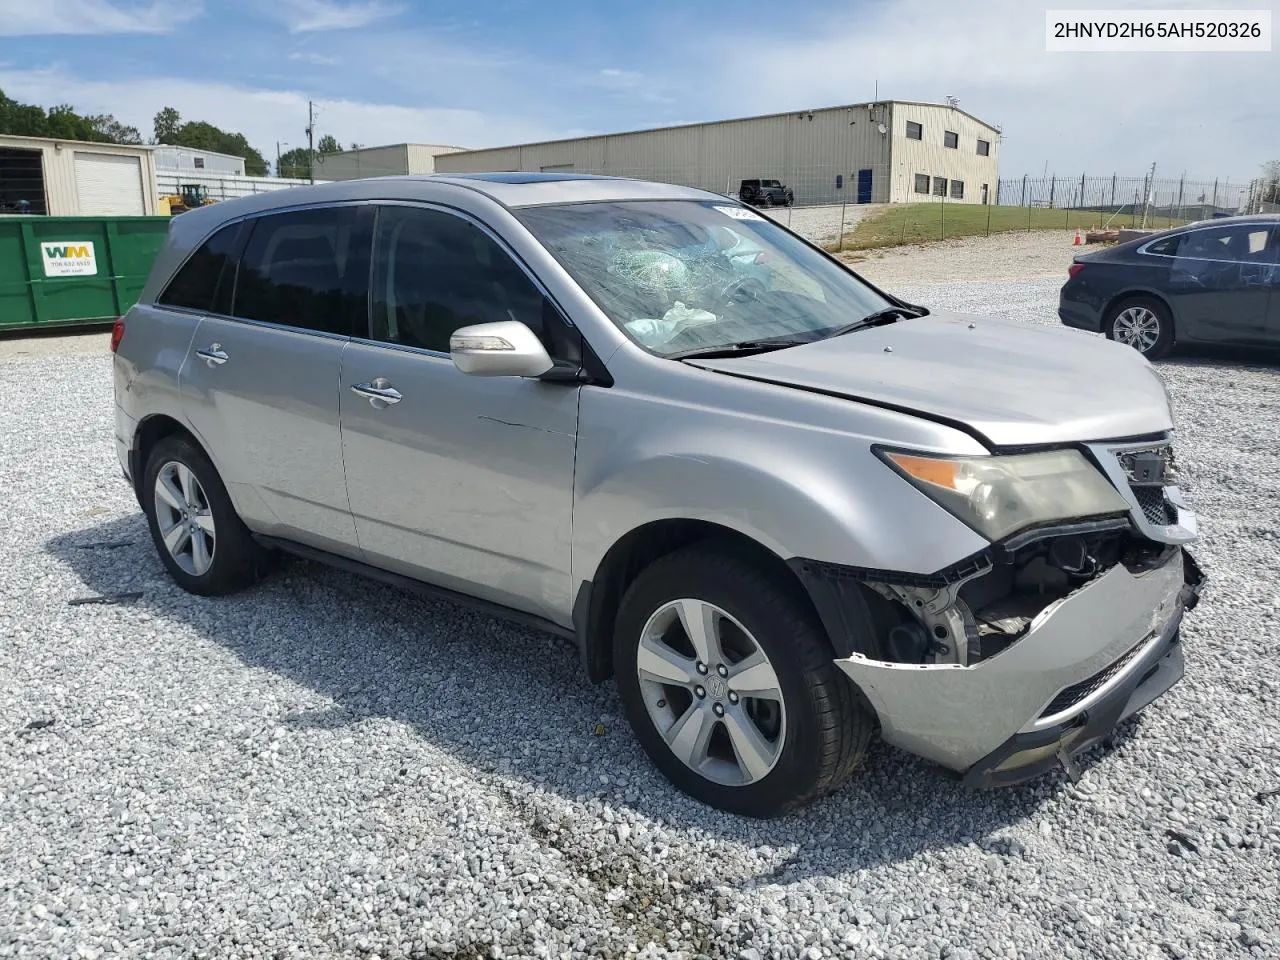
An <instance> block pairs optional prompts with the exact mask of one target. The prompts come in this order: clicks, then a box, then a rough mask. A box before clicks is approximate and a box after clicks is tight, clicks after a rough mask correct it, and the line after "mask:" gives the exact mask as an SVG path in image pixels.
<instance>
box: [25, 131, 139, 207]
mask: <svg viewBox="0 0 1280 960" xmlns="http://www.w3.org/2000/svg"><path fill="white" fill-rule="evenodd" d="M155 183H156V168H155V159H154V157H153V156H152V148H151V147H147V146H123V145H119V144H114V143H88V142H82V141H78V140H52V139H45V138H43V137H12V136H8V135H4V136H0V213H31V214H48V215H50V216H98V215H105V216H142V215H146V214H154V213H155V212H156V187H155Z"/></svg>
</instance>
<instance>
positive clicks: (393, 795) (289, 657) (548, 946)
mask: <svg viewBox="0 0 1280 960" xmlns="http://www.w3.org/2000/svg"><path fill="white" fill-rule="evenodd" d="M997 239H999V243H998V244H996V243H995V241H996V240H997ZM1024 239H1025V242H1026V243H1027V244H1029V245H1034V244H1036V243H1041V244H1042V245H1044V251H1045V252H1044V253H1043V256H1042V257H1040V259H1039V260H1036V261H1035V262H1034V263H1033V264H1032V265H1031V267H1029V268H1028V272H1027V273H1026V274H1025V275H1024V276H1022V278H1021V279H1020V278H1019V276H1018V275H1017V274H1016V272H1014V270H1015V268H1016V267H1017V262H1016V260H1008V259H1007V258H1009V257H1016V256H1018V253H1017V248H1016V247H1015V246H1013V245H1011V241H1009V240H1007V239H1003V238H992V242H991V243H989V244H988V245H987V247H985V248H984V247H983V245H982V244H980V243H972V242H966V243H965V244H963V245H960V246H956V247H954V248H951V249H949V252H947V253H946V254H945V256H943V255H942V254H936V253H933V252H930V251H929V250H928V249H926V250H924V251H918V252H917V259H918V261H919V263H920V264H924V266H923V267H919V268H918V269H916V270H915V271H914V272H911V273H902V274H899V276H898V278H897V279H894V278H893V277H892V276H888V275H889V273H890V270H889V269H886V270H885V273H886V276H888V279H887V280H885V281H883V282H885V283H886V285H887V286H889V288H890V289H893V290H895V291H896V292H900V293H902V294H903V295H905V296H908V297H909V298H911V299H913V300H915V301H917V302H921V303H925V304H927V305H930V306H933V307H935V308H942V307H946V308H949V309H954V310H958V311H961V312H969V313H974V314H978V315H984V314H985V315H996V316H1001V317H1007V318H1012V319H1016V320H1018V321H1019V322H1024V323H1032V324H1041V325H1045V326H1056V304H1057V291H1058V288H1059V286H1060V284H1061V282H1062V278H1063V276H1062V275H1063V274H1064V273H1065V263H1066V262H1069V259H1070V256H1069V254H1070V249H1071V248H1070V247H1069V241H1068V244H1067V245H1065V246H1066V249H1065V251H1064V250H1050V249H1049V248H1048V246H1047V244H1048V243H1049V241H1048V240H1044V238H1035V237H1034V236H1033V237H1032V238H1030V239H1027V238H1024ZM1060 241H1061V237H1058V238H1057V240H1055V241H1054V242H1060ZM983 249H986V250H987V251H988V256H987V257H986V265H985V266H984V257H983V253H982V251H983ZM911 256H912V254H911V253H909V252H908V253H895V254H893V255H892V256H891V257H886V259H885V260H883V261H881V260H875V259H874V258H873V259H870V260H868V261H867V262H866V265H870V266H871V268H872V269H874V265H875V264H885V263H891V262H892V263H898V258H903V259H904V262H905V260H909V259H910V257H911ZM1027 256H1030V254H1027ZM1036 256H1040V255H1039V254H1037V255H1036ZM1055 256H1057V257H1060V258H1061V260H1062V264H1063V267H1062V270H1059V271H1057V275H1053V276H1050V275H1048V274H1049V273H1050V271H1047V270H1046V271H1043V272H1042V273H1039V274H1037V273H1036V270H1038V269H1039V266H1038V265H1043V264H1044V263H1048V262H1049V259H1050V258H1051V257H1055ZM966 258H967V259H966ZM1002 258H1005V259H1002ZM935 262H937V263H945V264H946V265H947V267H946V271H945V272H943V273H942V274H941V276H942V282H929V280H930V276H931V274H930V272H929V269H927V266H928V264H930V263H935ZM857 266H858V267H859V269H861V268H862V267H863V266H864V264H861V263H860V264H858V265H857ZM872 269H868V270H867V273H868V275H871V272H872ZM892 269H893V270H896V269H898V268H897V267H893V268H892ZM965 270H967V271H968V272H967V273H963V271H965ZM956 273H962V275H963V276H964V279H956V278H955V276H954V275H955V274H956ZM1072 335H1077V334H1072ZM1078 335H1080V336H1089V335H1090V334H1078ZM67 340H68V338H56V339H55V338H47V339H42V340H39V341H35V340H32V341H30V342H31V343H39V346H38V347H37V348H32V349H30V350H18V349H10V350H7V351H5V352H3V353H2V354H0V404H3V406H2V408H0V409H3V411H4V413H5V415H6V424H5V429H4V431H3V432H0V491H2V492H0V529H2V530H3V531H4V534H3V537H0V957H9V956H15V957H16V956H24V957H40V958H66V957H78V958H85V960H95V958H107V957H111V958H114V957H148V958H188V957H190V958H216V957H227V956H237V957H254V958H257V957H263V958H276V957H282V958H295V957H383V958H405V957H447V956H460V957H481V956H486V957H498V956H502V957H539V958H548V960H551V958H556V960H558V958H561V957H569V958H574V957H598V956H627V955H630V956H637V957H649V958H666V957H673V958H674V957H679V958H684V960H692V958H694V957H698V956H707V957H713V958H721V957H724V958H735V957H741V958H743V960H763V958H766V957H768V958H774V957H777V958H785V960H798V958H800V957H816V956H821V957H834V956H855V957H873V958H882V960H883V958H890V957H902V958H917V957H939V958H941V957H945V958H949V960H951V958H955V960H977V958H979V957H982V958H999V957H1050V956H1051V957H1055V958H1067V960H1083V958H1099V957H1105V958H1116V960H1120V958H1126V960H1127V958H1140V960H1150V958H1159V957H1169V956H1175V957H1176V956H1192V957H1197V956H1213V957H1221V958H1242V957H1249V958H1253V957H1266V956H1274V955H1275V952H1276V950H1277V949H1278V948H1280V946H1278V945H1280V938H1278V937H1277V931H1280V871H1277V870H1276V863H1277V861H1278V860H1280V815H1278V812H1280V795H1274V794H1272V795H1268V794H1267V793H1266V791H1268V790H1272V789H1274V788H1276V787H1280V658H1277V657H1276V656H1275V655H1274V650H1273V648H1272V638H1274V637H1275V636H1277V634H1280V595H1278V594H1277V589H1276V584H1277V583H1280V551H1278V550H1277V549H1276V538H1277V536H1278V535H1280V453H1278V451H1280V390H1277V385H1278V383H1280V378H1278V367H1277V365H1276V363H1275V362H1273V361H1268V360H1266V359H1265V358H1260V357H1258V356H1254V355H1246V356H1240V355H1212V356H1204V355H1194V356H1191V355H1175V356H1173V357H1172V358H1170V359H1168V360H1166V361H1163V362H1161V363H1159V364H1158V365H1157V366H1158V368H1159V369H1160V372H1161V373H1162V374H1163V375H1164V377H1165V378H1166V380H1167V381H1168V383H1169V386H1170V390H1171V392H1172V394H1173V396H1174V400H1175V403H1176V404H1177V409H1178V416H1179V421H1180V422H1179V438H1178V446H1179V451H1180V458H1181V460H1182V464H1183V470H1184V473H1185V475H1186V478H1187V486H1188V487H1189V489H1190V493H1191V496H1192V498H1193V499H1194V501H1195V502H1196V504H1197V506H1198V508H1199V509H1200V511H1201V517H1202V533H1203V540H1202V542H1201V544H1200V545H1199V546H1198V547H1197V548H1196V553H1197V555H1198V557H1199V559H1200V560H1201V562H1202V563H1203V565H1204V566H1205V568H1206V570H1207V571H1208V572H1209V574H1210V577H1211V580H1210V582H1209V585H1208V587H1207V589H1206V591H1205V595H1204V598H1203V600H1202V602H1201V604H1200V607H1199V608H1198V609H1197V610H1196V611H1195V613H1194V614H1193V615H1192V616H1191V617H1189V618H1188V620H1187V622H1186V626H1185V628H1184V631H1183V640H1184V643H1185V648H1186V654H1187V659H1188V667H1187V676H1186V678H1185V679H1184V680H1183V681H1182V682H1181V683H1180V684H1178V686H1177V687H1175V688H1174V690H1172V691H1171V692H1170V693H1169V694H1168V695H1167V696H1166V697H1164V698H1162V699H1161V700H1160V701H1159V702H1157V703H1156V704H1154V705H1153V706H1152V707H1151V708H1150V709H1149V710H1147V711H1146V712H1145V713H1144V714H1143V716H1142V717H1141V718H1140V719H1139V720H1138V721H1137V722H1134V723H1131V724H1128V725H1127V726H1126V727H1125V728H1124V729H1123V730H1121V731H1120V732H1119V733H1118V735H1117V736H1116V738H1115V741H1116V742H1115V745H1114V746H1113V747H1112V748H1110V749H1099V750H1097V751H1094V752H1093V753H1092V754H1090V755H1089V756H1088V757H1086V758H1084V760H1083V762H1082V764H1081V766H1082V769H1083V771H1084V780H1083V781H1082V782H1081V783H1080V784H1076V785H1073V784H1072V783H1070V781H1069V780H1067V779H1066V778H1065V777H1064V776H1061V775H1059V774H1056V773H1055V774H1051V775H1048V776H1046V777H1044V778H1042V779H1040V780H1037V781H1035V782H1033V783H1030V784H1027V785H1024V786H1020V787H1015V788H1010V789H1004V790H997V791H990V792H985V793H976V794H975V793H972V792H969V791H966V790H964V789H963V788H962V787H961V786H960V785H958V784H956V783H955V782H953V781H952V780H950V779H948V778H947V777H945V776H943V775H941V774H939V773H938V772H937V771H935V770H933V769H931V768H930V767H929V766H928V765H927V764H925V763H923V762H921V761H918V760H916V759H914V758H912V757H909V756H907V755H905V754H902V753H900V752H898V751H895V750H892V749H890V748H888V747H886V746H884V745H883V744H876V745H873V747H872V749H871V751H870V754H869V756H868V757H867V759H866V761H865V763H864V765H863V768H862V770H861V771H860V772H859V773H858V774H857V775H856V776H855V777H854V778H853V779H852V780H851V781H850V782H849V783H848V784H847V785H846V786H844V787H843V788H842V789H841V790H839V791H837V792H836V793H835V794H834V795H833V796H830V797H828V798H827V799H825V800H823V801H822V802H820V803H818V804H816V805H814V806H812V807H810V808H808V809H806V810H804V811H802V812H801V813H798V814H796V815H794V816H792V817H789V818H786V819H783V820H779V821H772V822H756V821H748V820H742V819H738V818H735V817H732V816H728V815H726V814H722V813H719V812H717V811H714V810H710V809H708V808H706V807H703V806H700V805H699V804H697V803H695V802H693V801H691V800H688V799H687V798H685V797H683V796H682V795H680V794H678V793H677V792H676V791H675V790H673V789H672V788H671V787H669V786H668V785H667V784H666V783H665V781H663V780H662V778H661V777H660V776H659V775H658V774H657V773H656V771H655V770H654V769H653V768H652V766H651V764H650V763H649V762H648V760H647V759H646V758H645V756H644V755H643V753H642V752H641V750H640V749H639V747H638V746H637V745H636V743H635V741H634V740H633V738H632V737H631V734H630V732H629V731H628V730H627V729H626V726H625V723H624V722H623V721H622V720H621V719H620V710H619V707H618V702H617V697H616V694H615V693H614V689H613V685H612V684H605V685H602V686H591V685H589V684H588V683H586V682H585V681H584V679H583V677H582V674H581V670H580V667H579V664H578V662H577V656H576V653H575V651H574V650H573V649H571V648H570V646H569V645H568V644H564V643H560V642H558V641H556V640H554V639H551V638H548V637H544V636H542V635H540V634H537V633H534V632H532V631H530V630H527V629H524V628H521V627H516V626H510V625H507V624H505V623H501V622H498V621H495V620H492V619H490V618H488V617H485V616H483V615H480V614H478V613H475V612H472V611H469V610H464V609H461V608H458V607H454V606H451V605H449V604H447V603H443V602H434V601H427V600H423V599H420V598H415V597H412V596H409V595H406V594H403V593H400V592H397V591H395V590H393V589H390V588H387V587H384V586H381V585H378V584H374V583H366V582H362V581H355V580H352V579H351V578H350V577H348V576H346V575H344V574H341V573H337V572H334V571H331V570H326V569H323V568H320V567H318V566H315V565H312V564H308V563H302V562H292V563H288V564H286V565H284V566H283V567H282V569H280V570H279V571H277V572H276V573H274V574H273V575H272V576H271V577H269V578H268V579H267V580H266V581H265V582H263V583H262V584H260V585H259V586H257V587H255V588H254V589H252V590H249V591H247V592H245V593H243V594H241V595H238V596H235V597H229V598H223V599H217V600H213V599H203V598H199V597H194V596H190V595H188V594H185V593H183V592H182V591H180V590H179V589H178V588H177V587H176V586H174V585H173V584H172V583H171V582H170V581H169V579H168V578H167V577H166V576H165V574H164V572H163V569H162V568H161V566H160V563H159V561H158V559H157V558H156V555H155V552H154V550H153V548H152V545H151V543H150V540H149V537H148V535H147V531H146V528H145V525H144V523H143V522H142V519H141V517H140V515H139V512H138V507H137V503H136V502H135V501H134V499H133V496H132V494H131V492H130V491H129V490H128V489H127V487H126V486H125V484H124V483H123V481H122V480H121V478H120V471H119V466H118V464H117V463H116V459H115V451H114V448H113V444H112V439H111V437H112V427H113V423H112V418H113V413H112V400H111V374H110V363H109V360H108V358H107V356H106V355H105V347H104V349H103V352H102V353H94V352H91V351H86V349H85V347H84V341H83V340H82V339H81V338H75V341H74V344H73V346H72V347H69V348H65V349H64V348H60V347H59V346H58V344H59V342H66V341H67ZM22 342H23V343H26V342H28V341H22ZM51 384H53V385H56V387H57V402H56V403H50V402H49V397H50V385H51ZM129 593H140V594H141V596H140V597H138V598H136V599H132V600H129V599H122V600H120V601H119V602H116V603H110V604H88V605H80V606H71V605H69V604H68V601H69V600H72V599H75V598H78V597H84V596H89V595H95V596H96V595H120V594H129ZM38 720H53V721H54V723H52V724H51V725H46V726H38V727H30V725H31V723H32V721H38ZM1175 813H1176V814H1177V815H1178V816H1179V817H1181V818H1182V819H1181V820H1180V821H1175V820H1173V819H1172V815H1173V814H1175ZM1169 829H1176V830H1177V831H1178V832H1179V833H1181V834H1184V835H1185V836H1188V837H1191V838H1194V840H1195V842H1196V844H1197V847H1198V852H1192V851H1189V850H1187V849H1186V848H1185V847H1184V845H1183V844H1181V843H1179V842H1177V841H1176V840H1172V839H1170V837H1169V836H1167V835H1166V833H1165V831H1166V830H1169Z"/></svg>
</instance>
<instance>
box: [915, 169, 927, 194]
mask: <svg viewBox="0 0 1280 960" xmlns="http://www.w3.org/2000/svg"><path fill="white" fill-rule="evenodd" d="M928 192H929V175H928V174H927V173H917V174H916V193H924V194H928Z"/></svg>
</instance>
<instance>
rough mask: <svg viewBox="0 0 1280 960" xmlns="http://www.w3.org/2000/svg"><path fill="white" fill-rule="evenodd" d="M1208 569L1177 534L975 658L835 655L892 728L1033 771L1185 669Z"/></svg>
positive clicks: (937, 747)
mask: <svg viewBox="0 0 1280 960" xmlns="http://www.w3.org/2000/svg"><path fill="white" fill-rule="evenodd" d="M1202 580H1203V576H1202V574H1201V573H1200V570H1199V567H1198V566H1197V565H1196V563H1195V561H1194V560H1193V559H1192V558H1191V556H1190V554H1189V553H1187V552H1186V551H1185V549H1183V548H1181V547H1176V546H1170V547H1169V548H1168V550H1167V555H1166V556H1164V557H1162V558H1161V559H1160V561H1159V562H1158V563H1156V564H1154V565H1153V566H1151V567H1150V568H1148V569H1144V570H1141V571H1140V572H1131V571H1130V570H1129V569H1128V568H1126V567H1125V566H1124V565H1123V564H1119V563H1118V564H1116V565H1115V566H1113V567H1111V568H1110V569H1109V570H1107V571H1106V572H1105V573H1103V574H1101V575H1099V576H1097V577H1096V578H1094V579H1092V580H1090V581H1089V582H1088V583H1086V584H1084V585H1083V586H1081V587H1080V588H1078V589H1077V590H1075V591H1074V592H1073V593H1071V594H1069V595H1067V596H1064V597H1062V598H1061V599H1059V600H1056V601H1054V602H1053V603H1051V604H1050V605H1049V606H1047V607H1045V608H1044V609H1043V610H1042V611H1040V613H1039V614H1038V615H1037V616H1036V617H1035V619H1034V620H1033V621H1032V623H1031V624H1030V627H1029V628H1028V629H1027V631H1026V633H1025V634H1024V635H1023V636H1021V638H1020V639H1018V640H1017V642H1015V643H1013V644H1012V645H1011V646H1009V647H1008V648H1007V649H1004V650H1002V651H1001V652H999V653H998V654H996V655H995V656H993V657H991V658H990V659H987V660H983V661H980V662H978V663H976V664H973V665H972V666H962V665H960V664H954V663H912V664H908V663H896V662H890V661H884V660H875V659H871V658H868V657H865V656H862V655H861V654H857V653H854V654H852V655H851V656H848V657H846V658H842V659H837V660H836V664H837V665H838V666H839V667H840V668H841V669H842V670H843V671H844V672H845V673H846V674H847V675H848V676H849V677H850V678H851V679H852V680H853V682H854V683H855V684H856V685H857V686H858V688H859V689H860V690H861V691H862V693H863V694H864V695H865V696H866V698H867V700H868V701H869V702H870V704H871V706H872V707H873V708H874V709H875V712H876V714H877V715H878V717H879V720H880V724H881V733H882V736H883V738H884V739H885V740H886V741H887V742H889V743H892V744H895V745H896V746H899V747H902V748H903V749H905V750H908V751H910V752H912V753H915V754H918V755H919V756H922V757H925V758H927V759H930V760H933V761H935V762H937V763H939V764H941V765H942V766H944V767H947V768H949V769H951V770H954V771H956V772H958V773H961V774H963V775H964V777H965V780H966V782H967V783H969V784H972V785H975V786H990V785H997V784H1004V783H1013V782H1017V781H1020V780H1024V779H1028V778H1029V777H1033V776H1036V775H1037V774H1039V773H1041V772H1043V771H1044V770H1045V769H1047V768H1048V767H1050V766H1052V765H1053V764H1055V763H1057V762H1059V758H1060V754H1061V755H1062V756H1063V757H1069V756H1070V755H1072V754H1075V753H1078V752H1080V751H1082V750H1084V749H1085V748H1087V747H1088V746H1090V745H1091V744H1093V743H1096V742H1097V741H1098V740H1100V739H1102V738H1103V737H1105V736H1106V735H1107V734H1108V733H1109V732H1110V731H1111V730H1112V729H1113V728H1114V727H1115V725H1116V724H1117V723H1119V722H1120V721H1121V720H1123V719H1124V718H1125V717H1127V716H1130V715H1132V714H1134V713H1136V712H1137V711H1138V710H1141V709H1142V708H1143V707H1145V706H1146V705H1147V704H1149V703H1150V702H1151V701H1153V700H1154V699H1156V697H1158V696H1160V694H1162V693H1164V692H1165V691H1166V690H1167V689H1169V687H1171V686H1172V685H1173V684H1174V683H1176V682H1177V680H1178V679H1179V678H1180V677H1181V676H1182V652H1181V648H1180V647H1179V646H1178V628H1179V626H1180V624H1181V620H1182V614H1183V612H1184V611H1185V610H1188V609H1190V608H1191V607H1193V606H1194V605H1195V603H1196V600H1197V598H1198V594H1199V586H1200V583H1201V582H1202Z"/></svg>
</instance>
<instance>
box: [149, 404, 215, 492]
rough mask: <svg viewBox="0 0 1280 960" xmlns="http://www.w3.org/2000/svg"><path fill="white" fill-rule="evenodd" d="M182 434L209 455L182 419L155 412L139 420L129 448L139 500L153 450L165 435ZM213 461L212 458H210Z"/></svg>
mask: <svg viewBox="0 0 1280 960" xmlns="http://www.w3.org/2000/svg"><path fill="white" fill-rule="evenodd" d="M174 435H180V436H183V437H185V438H186V439H188V440H190V441H191V442H192V443H194V444H195V445H196V446H197V447H199V448H200V449H201V450H202V451H203V452H204V455H205V456H206V457H207V456H209V451H208V450H206V449H205V446H204V444H202V443H201V442H200V440H199V438H198V437H196V435H195V434H194V433H192V432H191V429H190V428H189V427H187V426H186V424H184V423H182V421H180V420H178V419H176V418H174V417H171V416H169V415H168V414H166V413H153V414H150V415H149V416H146V417H144V418H143V419H142V420H140V421H139V422H138V426H137V428H136V429H135V430H134V434H133V444H132V447H131V448H130V450H129V474H130V476H131V477H132V478H133V492H134V495H135V496H137V498H138V502H139V503H141V502H142V472H143V470H144V469H145V468H146V465H147V459H148V458H149V457H150V456H151V451H152V450H154V449H155V448H156V444H158V443H159V442H160V441H161V440H163V439H164V438H165V437H171V436H174ZM210 462H212V458H210Z"/></svg>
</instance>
